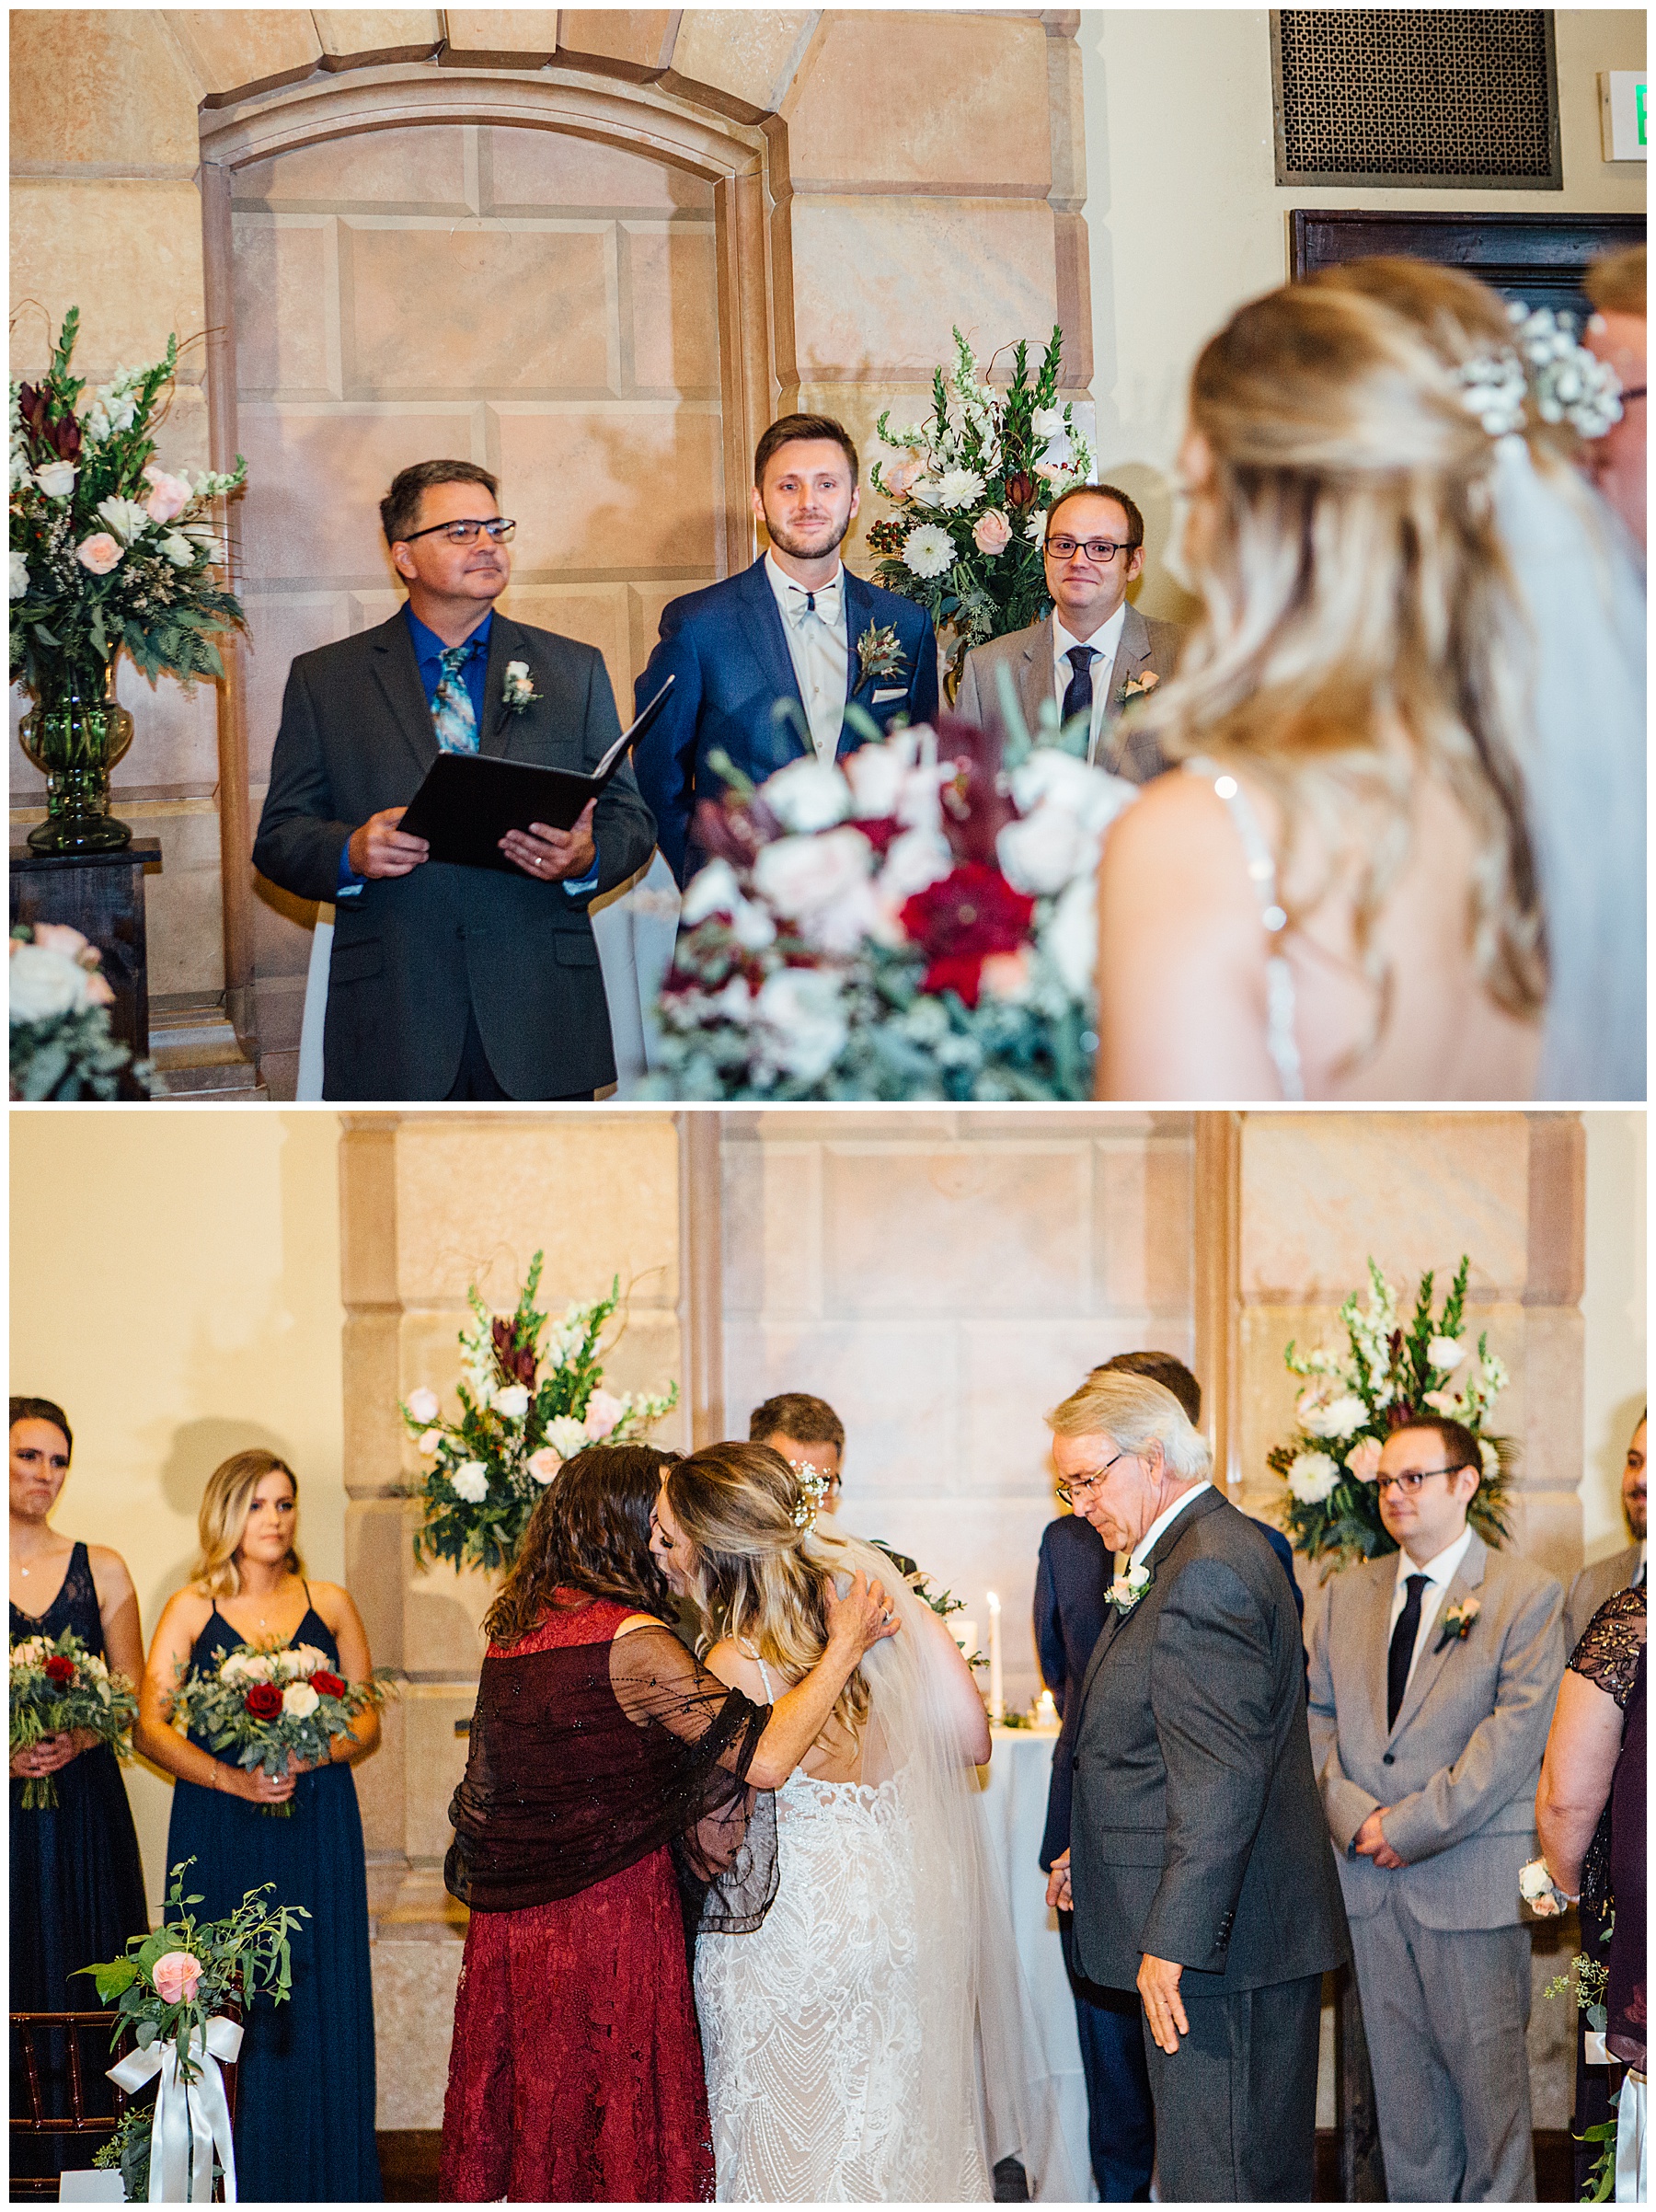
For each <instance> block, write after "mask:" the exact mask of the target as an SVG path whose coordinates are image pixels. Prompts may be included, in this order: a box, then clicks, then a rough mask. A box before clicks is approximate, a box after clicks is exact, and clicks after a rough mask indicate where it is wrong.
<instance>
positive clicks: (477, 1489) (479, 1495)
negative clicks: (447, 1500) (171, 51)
mask: <svg viewBox="0 0 1656 2212" xmlns="http://www.w3.org/2000/svg"><path fill="white" fill-rule="evenodd" d="M449 1480H450V1481H451V1482H452V1483H453V1484H454V1495H455V1496H456V1497H458V1498H464V1499H465V1500H466V1503H467V1504H468V1505H481V1504H482V1503H483V1501H484V1499H485V1498H486V1497H488V1495H489V1469H488V1468H486V1467H485V1466H484V1464H483V1462H482V1460H481V1459H467V1460H466V1462H465V1463H464V1465H463V1466H460V1467H457V1468H455V1469H454V1473H453V1474H452V1475H451V1476H450V1477H449Z"/></svg>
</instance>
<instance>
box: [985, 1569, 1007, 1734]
mask: <svg viewBox="0 0 1656 2212" xmlns="http://www.w3.org/2000/svg"><path fill="white" fill-rule="evenodd" d="M1000 1615H1001V1604H1000V1599H999V1598H998V1597H997V1596H995V1592H994V1591H993V1590H991V1591H990V1593H989V1718H990V1719H991V1720H992V1721H1004V1720H1005V1719H1006V1698H1005V1695H1004V1693H1003V1685H1002V1682H1001V1633H1000Z"/></svg>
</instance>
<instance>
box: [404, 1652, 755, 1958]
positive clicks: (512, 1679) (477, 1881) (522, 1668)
mask: <svg viewBox="0 0 1656 2212" xmlns="http://www.w3.org/2000/svg"><path fill="white" fill-rule="evenodd" d="M769 1718H770V1709H769V1707H768V1706H765V1705H755V1704H753V1702H752V1700H751V1699H747V1698H745V1697H743V1696H742V1692H741V1691H740V1690H736V1689H727V1688H726V1687H725V1685H724V1684H723V1683H722V1682H720V1681H719V1680H718V1679H717V1678H716V1677H715V1676H712V1675H710V1674H708V1673H707V1670H706V1669H705V1668H703V1667H701V1666H698V1665H697V1664H696V1660H695V1659H694V1658H693V1657H692V1656H691V1654H690V1653H688V1652H687V1651H686V1650H685V1649H684V1645H683V1644H682V1643H681V1642H679V1640H678V1638H677V1637H676V1636H674V1635H673V1633H672V1631H671V1630H668V1629H665V1628H646V1629H636V1630H633V1631H632V1632H631V1633H630V1634H628V1635H626V1636H616V1637H615V1638H614V1639H613V1640H611V1641H608V1642H598V1643H573V1644H564V1645H558V1646H555V1647H553V1648H552V1649H550V1650H546V1651H537V1652H529V1653H523V1654H522V1655H520V1656H512V1655H506V1654H502V1653H496V1652H490V1653H489V1656H488V1658H486V1659H485V1660H484V1662H483V1674H482V1679H481V1681H480V1683H479V1684H478V1688H477V1711H476V1713H475V1714H474V1716H473V1720H472V1728H471V1747H470V1753H469V1756H468V1757H467V1759H466V1775H465V1779H464V1780H462V1782H461V1784H460V1787H459V1788H458V1789H457V1790H456V1791H454V1799H453V1801H452V1803H451V1804H450V1806H449V1820H450V1822H451V1824H452V1825H453V1826H454V1842H453V1843H452V1844H451V1845H450V1847H449V1852H448V1857H447V1859H446V1860H445V1861H444V1862H443V1880H444V1882H445V1884H447V1886H448V1889H449V1890H450V1892H451V1894H452V1895H454V1896H456V1897H458V1898H459V1899H460V1901H461V1902H462V1904H465V1905H468V1906H469V1907H471V1909H472V1910H473V1911H474V1912H515V1911H519V1910H521V1909H523V1907H527V1906H535V1905H546V1904H549V1903H550V1902H551V1901H552V1899H553V1898H555V1897H569V1896H573V1895H575V1894H576V1893H577V1891H580V1890H583V1889H587V1888H590V1887H591V1885H592V1884H593V1883H595V1882H602V1881H604V1879H605V1878H606V1877H607V1876H608V1875H610V1874H615V1873H619V1872H620V1871H621V1869H622V1868H623V1867H627V1866H632V1865H635V1864H636V1863H637V1862H638V1861H639V1860H640V1859H644V1858H647V1857H648V1856H649V1854H650V1852H651V1851H655V1850H660V1849H661V1848H662V1846H663V1845H668V1844H672V1845H673V1846H674V1847H675V1848H674V1852H673V1857H674V1863H675V1867H676V1870H677V1872H678V1875H679V1881H680V1886H681V1890H683V1891H685V1892H686V1893H687V1894H686V1900H685V1909H686V1915H687V1917H689V1916H692V1915H694V1917H695V1918H696V1919H697V1920H698V1922H699V1925H700V1926H701V1927H702V1928H705V1929H719V1930H728V1931H730V1932H745V1931H746V1930H751V1929H753V1928H757V1927H758V1925H759V1923H760V1921H761V1920H763V1918H765V1911H766V1909H767V1908H768V1907H769V1905H770V1902H771V1899H772V1898H773V1897H774V1896H775V1895H776V1802H775V1800H774V1798H773V1797H772V1796H771V1795H770V1793H769V1792H768V1791H757V1790H753V1789H751V1788H749V1787H748V1785H747V1782H746V1780H745V1777H746V1774H747V1770H748V1768H749V1766H750V1765H751V1763H752V1761H753V1754H754V1752H755V1750H756V1749H757V1747H758V1744H759V1738H760V1737H761V1735H763V1734H764V1733H765V1722H767V1721H768V1720H769Z"/></svg>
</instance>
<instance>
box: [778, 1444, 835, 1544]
mask: <svg viewBox="0 0 1656 2212" xmlns="http://www.w3.org/2000/svg"><path fill="white" fill-rule="evenodd" d="M788 1466H789V1467H791V1468H792V1469H793V1471H794V1473H795V1474H796V1475H798V1477H799V1498H798V1500H797V1502H796V1503H795V1505H794V1509H793V1525H794V1527H796V1528H802V1529H803V1530H804V1531H805V1533H806V1535H807V1536H809V1535H810V1534H811V1530H812V1529H813V1528H814V1527H816V1523H817V1515H818V1514H819V1513H821V1512H822V1500H823V1499H824V1498H825V1497H826V1496H827V1494H828V1478H827V1476H826V1475H825V1474H823V1472H822V1469H821V1468H820V1467H812V1466H811V1463H810V1461H809V1460H806V1459H790V1460H789V1461H788Z"/></svg>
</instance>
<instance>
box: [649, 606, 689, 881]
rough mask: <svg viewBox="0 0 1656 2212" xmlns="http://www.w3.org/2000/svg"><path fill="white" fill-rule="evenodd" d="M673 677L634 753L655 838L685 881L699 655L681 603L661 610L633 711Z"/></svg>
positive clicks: (675, 872)
mask: <svg viewBox="0 0 1656 2212" xmlns="http://www.w3.org/2000/svg"><path fill="white" fill-rule="evenodd" d="M669 676H672V677H673V679H674V681H673V690H672V692H671V694H670V695H669V697H668V700H667V704H666V705H665V706H664V707H663V708H662V709H661V713H660V715H659V716H658V717H657V719H656V722H655V727H654V728H653V729H652V730H651V731H650V734H649V736H648V737H646V739H645V740H644V743H642V744H641V745H640V746H639V747H638V750H637V752H636V753H635V754H634V755H633V759H634V765H635V766H636V767H637V768H638V789H639V790H640V792H642V794H643V797H644V801H645V803H646V804H647V805H648V806H649V808H650V812H651V813H652V814H653V815H654V816H655V829H656V841H657V843H658V844H659V845H660V846H661V852H662V854H663V856H664V858H665V859H666V861H667V865H668V867H669V868H671V869H672V870H673V874H674V875H675V876H676V877H677V878H678V880H679V881H680V883H683V881H684V847H685V845H686V843H687V842H688V839H689V835H690V813H691V808H692V806H693V805H694V803H695V798H696V725H697V723H698V722H699V721H700V720H701V708H702V674H701V658H700V655H699V654H698V653H697V651H696V639H695V635H694V629H693V626H692V625H691V624H690V623H688V622H686V621H685V620H684V615H683V613H682V611H681V606H680V603H679V602H678V601H676V600H675V601H673V603H672V605H669V606H667V607H665V608H663V610H662V613H661V636H660V637H659V638H658V639H657V640H656V647H655V651H653V652H652V653H651V654H650V660H649V662H648V663H647V665H646V667H645V670H644V674H642V675H641V676H640V677H639V678H638V685H637V686H636V688H635V691H634V694H633V696H634V698H635V700H636V702H637V704H636V706H635V708H634V712H635V713H636V712H638V711H639V710H640V709H643V708H644V707H646V706H648V705H649V703H650V700H651V699H652V698H654V697H655V695H656V693H657V692H658V691H660V689H661V685H663V684H664V683H665V682H666V681H667V678H668V677H669Z"/></svg>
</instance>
